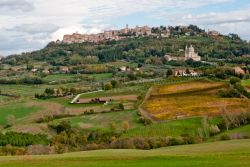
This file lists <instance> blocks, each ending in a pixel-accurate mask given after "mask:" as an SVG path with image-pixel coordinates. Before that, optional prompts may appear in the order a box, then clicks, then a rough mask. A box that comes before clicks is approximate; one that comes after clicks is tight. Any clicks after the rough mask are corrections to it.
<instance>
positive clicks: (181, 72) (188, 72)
mask: <svg viewBox="0 0 250 167" xmlns="http://www.w3.org/2000/svg"><path fill="white" fill-rule="evenodd" d="M199 75H201V73H199V72H196V71H194V70H190V69H178V70H174V76H176V77H188V76H191V77H196V76H199Z"/></svg>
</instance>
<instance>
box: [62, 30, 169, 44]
mask: <svg viewBox="0 0 250 167" xmlns="http://www.w3.org/2000/svg"><path fill="white" fill-rule="evenodd" d="M150 35H152V28H150V27H149V26H143V27H139V26H136V27H135V28H129V26H128V25H126V27H125V28H123V29H120V30H109V31H104V32H103V33H98V34H90V35H88V34H79V33H73V34H72V35H68V34H67V35H64V37H63V41H62V42H63V43H67V44H71V43H82V42H95V43H98V42H101V41H105V40H121V39H124V38H127V37H131V36H134V37H138V36H150ZM169 35H170V31H169V30H166V31H165V32H164V36H165V37H169Z"/></svg>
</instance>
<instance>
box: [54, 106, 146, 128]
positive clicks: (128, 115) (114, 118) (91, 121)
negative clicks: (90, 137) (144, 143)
mask: <svg viewBox="0 0 250 167" xmlns="http://www.w3.org/2000/svg"><path fill="white" fill-rule="evenodd" d="M137 117H138V116H137V114H136V112H135V111H133V110H129V111H122V112H111V113H103V114H93V115H84V116H80V117H79V116H77V117H71V118H64V119H57V120H54V121H53V123H59V122H61V121H63V120H66V121H70V123H71V125H72V126H73V127H81V128H84V129H98V128H101V129H104V130H108V129H109V128H110V126H109V124H110V123H113V124H115V126H116V128H117V130H121V129H122V125H123V122H124V121H127V122H129V125H130V128H131V129H132V128H138V127H141V126H142V125H141V124H139V123H137V121H136V120H137Z"/></svg>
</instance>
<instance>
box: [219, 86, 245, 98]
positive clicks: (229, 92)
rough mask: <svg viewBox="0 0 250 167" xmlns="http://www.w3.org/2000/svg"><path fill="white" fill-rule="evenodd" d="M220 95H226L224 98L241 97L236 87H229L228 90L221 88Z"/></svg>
mask: <svg viewBox="0 0 250 167" xmlns="http://www.w3.org/2000/svg"><path fill="white" fill-rule="evenodd" d="M218 94H219V96H220V97H224V98H240V96H241V95H240V93H239V92H237V91H236V90H235V89H232V88H230V89H227V90H220V91H219V92H218Z"/></svg>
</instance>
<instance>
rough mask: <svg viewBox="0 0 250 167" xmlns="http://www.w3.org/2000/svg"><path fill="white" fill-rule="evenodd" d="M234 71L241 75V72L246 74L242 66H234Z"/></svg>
mask: <svg viewBox="0 0 250 167" xmlns="http://www.w3.org/2000/svg"><path fill="white" fill-rule="evenodd" d="M233 71H234V73H235V74H237V75H241V74H242V75H244V74H245V71H244V70H243V69H242V68H240V67H234V68H233Z"/></svg>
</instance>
